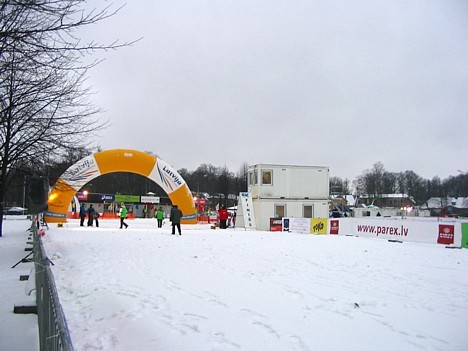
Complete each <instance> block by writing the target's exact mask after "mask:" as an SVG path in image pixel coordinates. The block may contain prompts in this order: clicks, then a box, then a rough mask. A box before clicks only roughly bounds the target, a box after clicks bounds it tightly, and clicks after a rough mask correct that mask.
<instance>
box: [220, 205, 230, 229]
mask: <svg viewBox="0 0 468 351" xmlns="http://www.w3.org/2000/svg"><path fill="white" fill-rule="evenodd" d="M228 216H229V214H228V211H227V210H226V208H225V207H224V206H221V208H220V209H219V211H218V217H219V229H226V228H227V225H226V221H227V219H228Z"/></svg>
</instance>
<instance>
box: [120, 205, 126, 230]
mask: <svg viewBox="0 0 468 351" xmlns="http://www.w3.org/2000/svg"><path fill="white" fill-rule="evenodd" d="M119 217H120V229H122V227H123V226H125V229H127V228H128V224H127V223H125V218H127V208H126V207H125V204H124V203H123V202H122V203H121V204H120V210H119Z"/></svg>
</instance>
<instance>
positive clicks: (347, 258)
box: [0, 219, 468, 351]
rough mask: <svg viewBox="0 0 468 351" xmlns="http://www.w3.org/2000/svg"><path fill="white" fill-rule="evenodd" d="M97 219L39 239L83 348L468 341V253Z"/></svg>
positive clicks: (349, 346)
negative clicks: (175, 230) (175, 229)
mask: <svg viewBox="0 0 468 351" xmlns="http://www.w3.org/2000/svg"><path fill="white" fill-rule="evenodd" d="M100 224H101V227H100V228H95V227H94V228H87V227H79V224H78V222H77V221H73V220H71V221H70V222H69V223H67V224H65V225H64V227H63V228H58V227H57V225H54V224H52V225H50V229H49V230H48V231H47V234H46V236H45V237H44V238H43V240H44V245H45V248H46V251H47V253H48V256H49V258H50V259H51V260H52V261H53V263H54V264H55V265H54V266H53V267H52V270H53V272H54V275H55V279H56V283H57V287H58V289H59V296H60V299H61V302H62V305H63V308H64V311H65V315H66V317H67V321H68V326H69V329H70V332H71V337H72V340H73V343H74V346H75V350H132V349H134V350H171V351H172V350H190V351H193V350H360V351H367V350H372V351H374V350H451V351H456V350H460V351H462V350H467V349H468V338H467V337H466V334H465V331H466V326H467V325H468V280H467V277H468V250H459V249H446V248H445V247H444V246H443V245H440V246H438V245H426V244H411V243H390V242H388V241H386V240H382V239H369V238H357V237H346V236H330V235H323V236H319V235H304V234H290V233H273V232H260V231H257V232H250V231H249V232H245V231H242V230H233V229H228V230H224V231H223V230H219V229H217V230H211V229H209V228H208V227H207V226H183V228H182V230H183V233H182V236H178V235H175V236H173V235H171V234H170V228H169V227H164V228H163V229H158V228H156V221H155V220H151V219H148V220H134V221H129V224H130V227H129V228H128V229H118V222H117V221H114V220H102V221H101V223H100ZM24 230H25V229H24ZM3 239H5V238H0V245H2V246H1V248H2V252H1V253H2V254H3V251H4V250H3ZM15 259H16V257H15ZM13 261H14V260H13ZM8 268H9V267H8ZM2 311H3V310H2ZM0 333H1V332H0ZM0 337H2V335H1V334H0ZM2 350H4V348H2ZM6 350H8V349H6ZM12 350H13V349H12Z"/></svg>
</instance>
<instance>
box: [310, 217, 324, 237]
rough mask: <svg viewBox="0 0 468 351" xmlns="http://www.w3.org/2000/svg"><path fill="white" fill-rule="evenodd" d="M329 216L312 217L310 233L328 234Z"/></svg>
mask: <svg viewBox="0 0 468 351" xmlns="http://www.w3.org/2000/svg"><path fill="white" fill-rule="evenodd" d="M327 232H328V218H312V219H311V220H310V234H327Z"/></svg>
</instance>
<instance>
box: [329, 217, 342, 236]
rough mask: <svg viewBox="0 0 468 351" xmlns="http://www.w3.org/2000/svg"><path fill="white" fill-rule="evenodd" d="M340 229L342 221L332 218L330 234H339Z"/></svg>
mask: <svg viewBox="0 0 468 351" xmlns="http://www.w3.org/2000/svg"><path fill="white" fill-rule="evenodd" d="M339 231H340V221H339V220H338V219H331V220H330V234H338V232H339Z"/></svg>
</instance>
